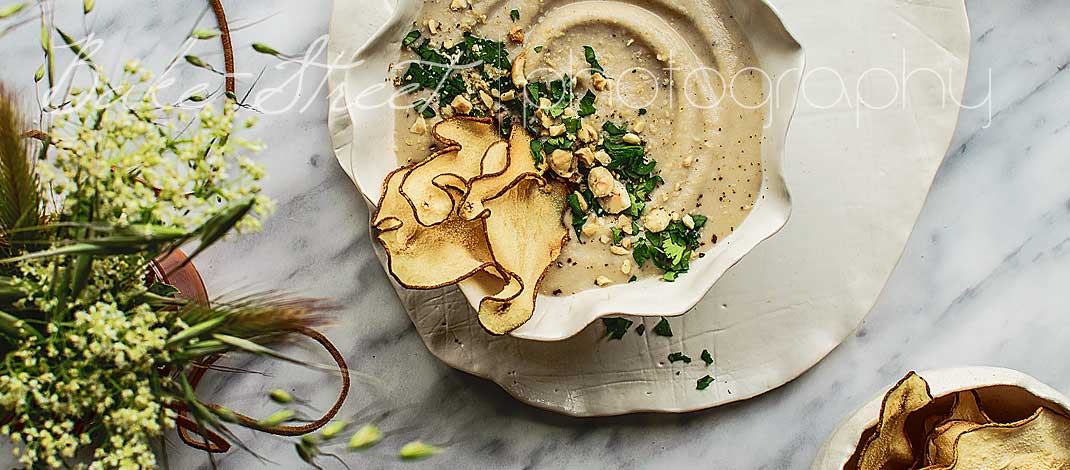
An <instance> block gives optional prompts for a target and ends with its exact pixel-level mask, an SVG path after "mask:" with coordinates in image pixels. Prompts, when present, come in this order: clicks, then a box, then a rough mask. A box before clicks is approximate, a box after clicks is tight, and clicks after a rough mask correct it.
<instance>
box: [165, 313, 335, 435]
mask: <svg viewBox="0 0 1070 470" xmlns="http://www.w3.org/2000/svg"><path fill="white" fill-rule="evenodd" d="M296 332H297V333H300V334H302V335H305V336H307V337H309V338H312V339H313V340H315V341H316V342H317V343H319V344H320V346H323V349H326V350H327V352H328V353H329V354H330V355H331V358H332V359H334V362H335V363H336V364H337V365H338V370H339V372H341V373H342V392H341V393H340V394H339V395H338V399H337V400H335V402H334V405H333V406H331V409H329V410H327V413H326V414H324V415H323V417H321V418H320V419H317V420H315V421H313V422H311V423H308V424H304V425H301V426H263V425H261V424H260V423H259V421H257V420H256V419H254V418H251V417H249V416H246V415H243V414H241V413H236V412H233V414H234V417H235V418H236V419H237V421H238V424H240V425H242V426H245V427H248V428H252V429H256V430H258V431H262V432H266V433H268V434H274V435H276V436H301V435H305V434H308V433H310V432H313V431H316V430H318V429H319V428H322V427H323V426H325V425H326V424H327V423H329V422H331V420H332V419H334V417H335V416H336V415H338V411H339V410H340V409H341V408H342V404H343V403H345V401H346V397H347V396H348V395H349V383H350V379H349V367H348V366H347V365H346V361H345V358H344V357H342V353H341V352H340V351H338V348H336V347H335V346H334V345H333V344H331V342H330V341H329V340H328V339H327V337H326V336H323V334H321V333H320V332H318V331H316V330H313V329H311V328H302V329H299V330H296ZM220 357H221V356H218V355H217V356H211V357H209V358H207V359H205V360H204V361H201V362H200V363H198V367H197V368H195V369H194V370H193V371H191V372H190V373H189V374H188V375H187V376H186V378H187V379H188V380H189V382H190V385H191V386H192V387H193V389H194V390H196V389H197V385H198V384H199V383H200V382H201V379H202V378H203V377H204V374H205V372H207V371H208V368H209V367H211V366H212V364H215V362H216V361H218V360H219V358H220ZM205 406H207V407H208V408H211V409H213V410H219V409H221V408H222V407H220V406H219V405H215V404H207V405H205ZM177 411H178V418H177V419H176V420H175V423H176V424H177V425H178V434H179V437H181V438H182V442H184V443H186V445H188V446H190V447H193V448H194V449H198V450H203V451H207V452H213V453H223V452H226V451H228V450H230V443H229V442H227V441H226V439H224V438H223V437H222V436H220V435H219V434H217V433H215V432H214V431H211V430H208V429H204V428H202V427H201V426H200V425H198V424H197V423H196V422H195V421H194V420H193V419H190V418H189V417H188V416H186V412H187V411H188V410H187V409H185V408H184V407H180V408H178V409H177ZM191 433H193V434H197V435H200V436H202V437H203V438H204V440H200V441H198V440H196V439H194V438H193V436H192V435H191Z"/></svg>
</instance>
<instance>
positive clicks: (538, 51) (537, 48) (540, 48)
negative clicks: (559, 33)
mask: <svg viewBox="0 0 1070 470" xmlns="http://www.w3.org/2000/svg"><path fill="white" fill-rule="evenodd" d="M542 49H543V46H535V53H536V54H538V53H540V52H542Z"/></svg>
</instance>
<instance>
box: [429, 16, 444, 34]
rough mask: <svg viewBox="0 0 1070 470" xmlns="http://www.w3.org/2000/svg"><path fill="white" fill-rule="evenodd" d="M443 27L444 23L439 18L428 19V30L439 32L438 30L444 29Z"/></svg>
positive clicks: (434, 32)
mask: <svg viewBox="0 0 1070 470" xmlns="http://www.w3.org/2000/svg"><path fill="white" fill-rule="evenodd" d="M441 28H442V24H441V23H439V22H438V20H436V19H434V18H431V19H429V20H427V30H428V31H430V32H431V34H438V32H439V31H441V30H442V29H441Z"/></svg>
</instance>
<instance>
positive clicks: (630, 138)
mask: <svg viewBox="0 0 1070 470" xmlns="http://www.w3.org/2000/svg"><path fill="white" fill-rule="evenodd" d="M621 140H623V141H624V143H626V144H632V145H639V144H641V143H643V139H640V138H639V136H637V135H635V134H633V133H631V132H629V133H627V134H624V137H623V138H621Z"/></svg>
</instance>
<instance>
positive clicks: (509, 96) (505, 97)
mask: <svg viewBox="0 0 1070 470" xmlns="http://www.w3.org/2000/svg"><path fill="white" fill-rule="evenodd" d="M515 99H516V91H514V90H509V91H507V92H505V93H502V101H513V100H515Z"/></svg>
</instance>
